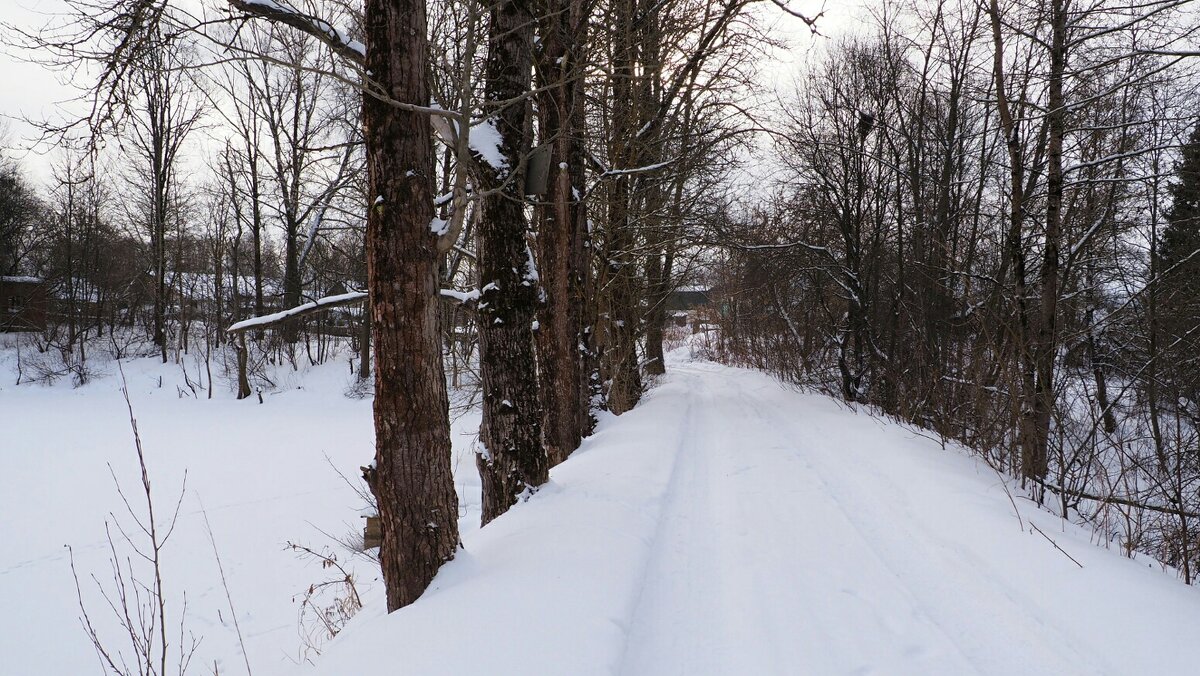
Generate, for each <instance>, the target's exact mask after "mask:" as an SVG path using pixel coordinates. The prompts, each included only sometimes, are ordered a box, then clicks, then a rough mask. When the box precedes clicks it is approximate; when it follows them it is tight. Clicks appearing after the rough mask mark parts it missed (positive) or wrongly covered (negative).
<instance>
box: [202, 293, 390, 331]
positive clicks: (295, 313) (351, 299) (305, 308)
mask: <svg viewBox="0 0 1200 676" xmlns="http://www.w3.org/2000/svg"><path fill="white" fill-rule="evenodd" d="M366 299H367V292H366V291H351V292H350V293H342V294H338V295H336V296H326V297H324V298H318V299H316V300H314V301H311V302H308V303H304V304H303V305H297V306H296V307H294V308H290V309H287V310H281V311H279V312H275V313H272V314H269V315H263V316H261V317H252V318H250V319H244V320H242V321H240V322H237V323H236V324H234V325H233V326H230V327H229V328H228V329H225V332H226V333H239V332H241V331H245V330H247V329H255V328H262V327H264V326H271V325H272V324H278V323H280V322H282V321H285V320H288V319H292V318H293V317H300V316H303V315H307V314H312V313H314V312H320V311H321V310H328V309H330V308H335V307H340V306H342V305H352V304H354V303H361V302H363V301H364V300H366Z"/></svg>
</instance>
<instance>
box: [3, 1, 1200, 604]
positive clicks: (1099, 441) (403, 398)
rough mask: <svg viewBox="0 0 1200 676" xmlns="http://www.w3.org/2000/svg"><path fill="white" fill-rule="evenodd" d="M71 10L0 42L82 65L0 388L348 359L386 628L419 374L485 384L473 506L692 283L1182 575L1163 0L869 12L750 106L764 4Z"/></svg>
mask: <svg viewBox="0 0 1200 676" xmlns="http://www.w3.org/2000/svg"><path fill="white" fill-rule="evenodd" d="M65 7H67V8H68V10H67V12H66V13H65V14H63V15H60V16H59V17H57V18H56V19H54V20H53V21H52V22H51V23H50V25H48V26H46V27H44V28H39V27H30V26H9V27H7V30H6V36H7V39H8V41H9V42H10V44H15V45H19V46H23V47H25V48H28V49H29V50H30V53H31V54H36V55H37V57H36V58H38V59H42V60H44V61H45V62H47V64H48V65H57V66H58V67H67V68H77V69H78V73H79V74H80V75H81V76H86V80H87V81H86V82H83V83H82V85H81V86H82V89H83V90H84V98H83V101H84V103H85V104H86V106H87V110H88V112H87V113H86V114H84V115H82V116H80V117H78V118H70V119H67V120H64V121H57V120H56V121H49V122H45V123H44V124H43V125H42V129H43V132H44V135H45V136H44V139H45V141H46V142H47V143H51V144H54V145H56V146H58V148H59V150H58V157H57V159H56V163H55V170H54V177H53V181H52V183H51V185H48V186H44V187H41V186H35V185H32V184H31V183H30V181H29V180H28V179H26V178H24V176H23V174H22V172H21V169H20V167H19V165H18V164H17V163H15V162H13V161H11V160H8V161H6V163H5V166H4V169H3V177H2V178H0V181H2V182H3V183H2V185H0V187H2V190H0V275H4V276H5V277H8V278H12V279H18V278H34V279H38V280H42V282H43V283H44V285H45V289H46V293H47V294H48V295H49V296H50V301H49V307H50V308H51V312H50V318H49V321H48V322H47V324H46V326H45V327H44V328H43V329H41V330H39V331H37V332H35V333H32V334H31V336H32V339H31V343H30V349H29V352H30V353H31V354H30V356H29V359H28V363H29V371H28V374H29V375H28V379H32V380H52V379H56V378H70V379H72V380H74V382H76V383H77V384H82V383H83V382H86V380H87V379H88V378H89V376H90V374H91V372H92V371H91V368H90V367H89V361H90V360H91V361H94V360H95V359H96V358H97V353H99V354H100V355H101V356H102V357H103V358H122V357H128V356H146V355H154V356H157V357H158V358H159V359H161V360H162V361H163V362H164V363H165V362H168V361H171V360H174V361H175V362H176V363H179V364H180V365H181V366H182V367H183V368H184V369H185V372H186V369H187V368H192V367H193V366H195V368H197V369H198V368H200V367H203V368H204V369H205V370H206V372H207V377H206V378H205V380H206V381H207V384H208V388H209V396H211V392H212V388H213V383H214V382H216V381H220V382H223V383H226V384H227V385H228V387H230V388H231V389H232V390H234V391H236V392H237V394H238V396H239V397H240V398H247V397H249V398H253V394H254V392H255V391H256V390H259V391H261V390H262V389H264V388H270V387H271V386H272V383H270V382H269V381H268V380H266V379H267V374H268V373H269V372H270V369H268V368H267V366H268V365H271V364H279V363H291V364H296V363H298V362H299V361H301V360H308V361H309V362H311V363H321V362H323V361H325V360H328V359H331V358H334V357H335V356H340V355H345V354H346V353H347V352H348V351H352V352H353V353H354V354H356V355H358V357H357V359H355V360H353V361H352V366H351V368H353V369H355V372H356V373H357V374H358V376H359V378H360V379H361V381H362V387H361V388H360V390H359V391H360V392H361V393H366V392H368V391H371V390H372V389H373V391H374V393H375V427H376V444H377V449H376V460H375V463H374V464H373V465H371V466H370V467H368V468H366V470H365V478H366V481H367V483H368V484H369V486H370V488H371V491H372V493H373V495H374V498H375V500H376V503H377V505H378V508H379V515H380V518H381V522H382V533H381V536H382V542H383V546H382V550H381V557H380V558H381V563H382V566H383V571H384V577H385V580H386V582H387V586H388V601H389V607H391V608H393V609H394V608H397V607H400V606H402V605H405V604H407V603H409V602H411V601H412V600H413V599H415V598H416V597H417V596H419V595H420V593H421V591H423V589H424V587H425V585H426V584H427V583H428V581H429V580H430V579H432V576H433V574H434V573H436V570H437V568H438V566H439V565H440V564H441V563H443V562H444V561H446V560H448V559H450V558H452V557H453V555H454V551H455V548H456V546H457V540H458V536H457V525H456V524H455V522H454V520H453V518H451V517H450V515H452V514H456V513H457V509H456V508H455V504H456V497H455V495H454V491H453V485H452V483H451V480H450V468H449V438H448V430H449V422H448V403H447V402H448V400H447V392H446V386H447V385H446V384H447V380H449V382H450V384H451V385H452V386H459V385H471V386H477V387H478V388H479V390H480V401H481V406H482V409H483V422H482V425H481V428H480V442H481V445H482V449H483V451H482V452H481V453H480V455H479V457H478V465H479V469H480V474H481V476H482V478H483V492H484V511H483V519H484V522H485V523H486V522H487V521H490V520H491V519H493V518H495V517H496V516H498V515H500V514H502V513H503V512H504V511H505V510H506V509H508V508H509V507H510V506H511V505H512V504H514V503H515V502H516V501H518V500H520V499H522V497H523V496H527V495H528V494H529V493H530V492H532V491H535V490H536V489H537V487H538V486H540V485H541V484H543V483H544V482H545V481H546V480H547V477H548V470H549V467H550V466H552V465H553V464H556V463H558V462H561V461H562V460H564V459H565V458H566V457H567V456H568V455H569V454H570V453H571V452H572V451H573V450H574V449H575V448H576V447H577V446H578V445H579V443H580V439H581V438H583V437H585V436H586V435H587V434H588V433H589V432H590V430H591V428H592V425H593V421H594V413H595V411H598V410H609V411H612V412H613V413H615V414H621V413H624V412H626V411H628V410H629V409H631V408H632V407H633V406H634V405H635V404H636V403H637V401H638V399H639V398H640V396H641V394H642V392H643V391H644V389H645V387H646V385H647V383H648V382H649V381H650V380H651V379H652V378H653V377H654V376H655V375H658V374H661V373H662V372H663V368H664V361H663V355H664V344H665V343H666V342H667V341H666V339H665V335H666V334H667V333H669V330H670V329H669V327H670V321H669V320H670V319H671V317H670V316H669V313H668V312H667V299H668V297H669V296H670V295H671V293H672V292H673V291H674V290H675V289H676V288H678V287H679V286H681V285H684V284H702V285H704V286H705V287H707V288H709V295H710V297H711V299H712V305H711V307H710V309H709V312H710V313H711V315H710V316H709V317H708V318H707V321H705V322H702V324H703V325H704V326H710V325H711V326H714V327H716V329H717V331H718V335H719V338H720V340H719V348H718V349H717V350H716V356H717V357H718V358H721V359H724V360H726V361H729V362H733V363H739V364H746V365H752V366H755V367H758V368H762V369H765V370H768V371H770V372H772V373H775V374H777V375H780V376H781V377H783V378H785V379H788V380H791V381H794V382H797V383H802V384H805V385H809V386H815V387H819V388H823V389H825V390H827V391H828V392H830V393H831V394H833V395H835V396H837V397H840V398H842V399H844V400H845V401H847V402H850V403H852V404H865V405H869V406H873V407H877V408H878V409H879V410H881V411H883V412H884V413H886V414H888V415H892V416H895V417H896V418H898V419H901V420H903V421H906V422H909V423H912V424H915V425H918V426H920V427H923V428H927V429H929V430H932V431H933V432H934V433H936V434H938V435H940V436H941V437H942V438H945V439H953V440H957V441H961V442H962V443H964V444H965V445H967V446H968V447H970V448H972V449H975V450H976V451H977V452H979V453H980V454H981V455H982V456H983V457H985V458H986V459H987V460H988V461H989V462H990V463H991V464H993V466H995V467H996V468H998V469H1001V470H1003V471H1008V472H1012V473H1013V474H1015V475H1017V476H1020V477H1022V478H1023V479H1024V481H1025V482H1026V485H1027V487H1028V488H1029V490H1030V495H1031V496H1032V498H1033V499H1034V500H1035V501H1037V502H1041V503H1045V504H1047V505H1048V506H1049V507H1051V508H1053V509H1055V510H1058V511H1060V512H1061V513H1063V514H1064V515H1065V516H1069V517H1071V518H1076V517H1077V518H1081V519H1084V520H1086V521H1089V522H1090V523H1092V524H1094V525H1095V526H1097V527H1098V528H1099V529H1100V531H1101V532H1102V533H1104V534H1105V535H1106V536H1108V537H1111V538H1114V539H1115V540H1117V541H1119V543H1120V545H1121V546H1122V547H1124V548H1125V550H1126V551H1127V552H1133V551H1146V552H1150V553H1152V554H1154V555H1155V556H1156V557H1158V558H1159V559H1160V560H1162V561H1164V562H1165V563H1167V564H1169V565H1172V566H1175V567H1177V568H1178V569H1179V570H1180V572H1181V575H1182V576H1183V578H1184V579H1185V580H1186V581H1188V582H1189V583H1190V582H1192V581H1193V579H1194V577H1195V573H1196V566H1197V565H1200V543H1198V540H1197V535H1198V532H1197V531H1198V529H1200V441H1198V437H1197V430H1198V429H1200V426H1198V424H1197V423H1198V422H1200V362H1198V361H1197V359H1198V357H1197V354H1198V350H1197V347H1200V256H1197V255H1196V253H1197V251H1198V250H1200V234H1198V233H1200V220H1198V219H1200V132H1198V131H1196V130H1197V122H1198V120H1197V113H1196V109H1197V107H1196V102H1197V100H1196V94H1195V91H1196V84H1197V79H1196V73H1195V65H1194V61H1195V59H1194V57H1195V56H1197V54H1198V53H1197V44H1196V31H1197V30H1200V29H1197V28H1196V26H1197V25H1198V22H1197V21H1196V12H1195V8H1194V7H1193V6H1192V3H1190V2H1188V1H1180V0H1164V1H1151V2H1143V3H1132V4H1125V3H1109V2H1093V3H1087V4H1082V3H1072V2H1067V1H1066V0H1054V1H1053V2H1050V3H1042V2H1032V1H1023V0H1017V1H1014V2H999V0H992V1H991V2H990V3H975V2H966V1H961V2H951V1H937V0H931V1H928V2H907V3H905V2H882V3H879V4H878V5H877V6H874V7H872V8H871V11H870V17H871V18H870V20H868V21H867V22H866V23H865V24H864V25H863V26H862V27H861V28H860V29H858V30H857V31H855V32H854V34H853V35H850V36H847V37H842V38H838V39H835V40H830V41H828V44H827V45H824V46H823V47H822V48H821V49H819V50H814V52H813V58H811V59H809V60H808V63H807V64H806V65H805V66H804V67H803V68H802V69H801V71H800V72H799V74H798V75H797V77H796V81H795V86H794V87H792V88H790V89H787V90H785V91H782V92H780V93H779V96H778V100H774V99H775V97H774V96H773V95H769V94H765V93H763V92H762V91H761V89H762V88H761V87H760V86H758V85H756V83H757V82H759V78H760V76H761V72H760V70H761V69H762V68H763V66H764V64H765V63H766V61H767V59H768V57H769V55H770V54H771V52H772V50H774V49H777V48H778V47H779V45H778V44H776V41H775V40H774V39H773V38H772V36H771V35H770V34H769V31H768V30H767V29H766V26H769V25H770V22H771V21H774V20H775V19H776V18H777V15H778V14H780V13H785V14H791V15H792V16H791V18H793V19H794V20H795V21H797V22H800V23H801V24H802V25H807V26H811V27H813V29H814V31H818V32H819V31H820V27H821V16H820V15H819V13H817V12H810V13H801V12H797V11H796V10H794V9H791V8H790V6H788V5H786V4H782V3H778V2H769V3H768V2H748V1H746V0H729V1H727V2H722V1H710V0H657V1H651V0H607V1H596V2H592V1H590V0H536V1H533V0H503V1H501V2H494V3H486V2H472V1H470V0H462V1H459V0H452V1H447V2H436V3H428V4H427V3H426V2H424V1H423V0H386V1H385V0H368V1H367V2H365V3H364V4H363V5H362V6H358V5H357V4H356V3H343V2H334V1H330V2H312V3H295V4H294V5H288V4H285V3H276V2H273V1H272V0H230V1H229V2H219V1H215V2H212V3H210V4H209V5H207V6H203V7H202V6H200V5H196V6H194V7H193V6H191V5H188V4H176V3H168V2H165V1H163V0H139V1H138V2H132V3H127V2H119V3H118V2H94V1H89V2H83V1H82V0H80V1H76V0H68V1H67V3H66V5H65ZM813 39H814V40H819V39H822V38H819V37H814V38H813ZM745 165H761V166H769V167H771V168H772V171H771V172H770V173H771V178H770V180H768V181H765V182H763V183H762V184H760V185H757V186H755V187H754V188H753V189H747V188H746V186H745V184H744V180H739V179H741V178H743V176H742V174H741V171H742V167H743V166H745ZM318 299H325V300H324V301H321V302H320V303H314V301H317V300H318ZM306 304H308V305H306ZM364 307H365V310H364ZM289 310H295V311H294V312H292V313H290V314H289V313H288V312H287V311H289ZM281 311H282V312H284V314H285V315H287V316H286V317H284V316H276V317H275V318H272V319H266V320H260V321H258V322H250V323H249V324H241V325H240V326H235V325H237V324H238V322H241V321H243V320H247V319H250V318H254V317H268V316H270V315H272V314H273V313H279V312H281ZM231 327H233V328H235V329H241V330H235V331H233V332H230V331H229V329H230V328H231ZM214 373H215V374H216V378H214V377H213V374H214ZM372 376H374V377H372Z"/></svg>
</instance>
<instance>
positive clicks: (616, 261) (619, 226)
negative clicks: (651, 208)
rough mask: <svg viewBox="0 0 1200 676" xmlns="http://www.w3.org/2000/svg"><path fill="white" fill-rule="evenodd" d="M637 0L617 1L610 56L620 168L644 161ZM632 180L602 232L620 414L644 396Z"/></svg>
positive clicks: (608, 341) (621, 189)
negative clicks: (640, 142) (640, 139)
mask: <svg viewBox="0 0 1200 676" xmlns="http://www.w3.org/2000/svg"><path fill="white" fill-rule="evenodd" d="M637 10H638V3H637V0H618V1H617V2H615V3H614V4H613V8H612V10H611V11H612V12H613V14H614V15H616V17H617V18H615V19H614V20H613V25H614V26H616V27H617V30H618V31H619V32H618V35H617V36H615V38H614V39H615V41H616V44H615V45H614V49H613V55H612V72H613V76H612V145H611V149H610V152H609V161H610V162H612V164H613V166H614V167H616V168H634V167H636V166H637V164H638V161H639V160H640V159H641V158H640V155H639V153H638V152H637V149H638V139H637V134H638V130H639V125H638V120H637V112H638V108H637V101H636V100H635V99H636V96H635V94H636V93H638V87H636V86H635V83H636V80H637V78H638V77H639V75H638V73H637V68H636V61H637V54H636V49H637V39H636V36H635V34H636V32H637V29H636V27H635V26H636V24H637V21H636V17H637ZM631 184H632V179H630V178H629V177H628V176H621V177H617V178H615V179H613V180H612V181H611V182H610V183H609V189H608V223H607V225H606V229H605V234H604V245H605V246H604V266H603V271H602V274H603V277H602V279H601V285H600V287H601V288H602V289H603V298H602V300H601V303H600V312H601V319H602V320H604V326H603V336H602V341H601V342H600V345H601V348H602V349H601V352H600V358H601V363H602V369H601V373H602V377H603V379H604V380H605V381H606V384H607V386H608V388H607V389H608V392H607V401H606V402H605V403H606V405H607V406H608V408H609V410H611V411H612V412H613V413H615V414H617V415H620V414H622V413H624V412H626V411H628V410H629V409H631V408H633V407H634V406H635V405H636V404H637V402H638V400H639V399H640V398H641V395H642V380H641V373H640V372H639V370H638V363H637V362H638V359H637V336H638V322H639V321H640V320H641V313H640V312H639V308H638V304H639V303H638V301H639V300H640V298H639V294H638V288H637V281H638V274H637V263H636V256H635V252H634V250H635V248H636V237H635V232H634V224H633V216H634V214H633V213H632V208H633V199H634V195H633V190H632V186H631Z"/></svg>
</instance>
